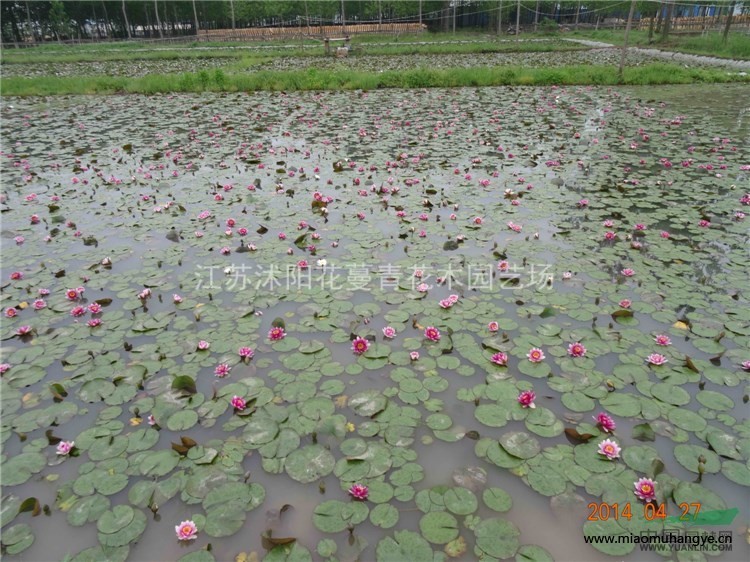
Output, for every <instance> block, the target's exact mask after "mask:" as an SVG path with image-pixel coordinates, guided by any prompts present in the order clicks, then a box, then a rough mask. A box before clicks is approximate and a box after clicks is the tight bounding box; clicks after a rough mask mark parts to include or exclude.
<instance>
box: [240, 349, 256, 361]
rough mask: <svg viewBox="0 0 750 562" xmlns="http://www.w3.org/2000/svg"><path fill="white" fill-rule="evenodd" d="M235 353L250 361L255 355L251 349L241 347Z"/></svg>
mask: <svg viewBox="0 0 750 562" xmlns="http://www.w3.org/2000/svg"><path fill="white" fill-rule="evenodd" d="M237 353H239V355H240V357H242V358H243V359H252V357H253V355H255V352H254V351H253V349H252V348H251V347H241V348H240V349H239V351H238V352H237Z"/></svg>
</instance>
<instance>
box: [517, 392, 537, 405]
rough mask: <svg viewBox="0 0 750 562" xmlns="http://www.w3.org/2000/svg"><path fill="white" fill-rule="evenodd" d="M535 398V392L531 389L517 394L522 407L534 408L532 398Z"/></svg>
mask: <svg viewBox="0 0 750 562" xmlns="http://www.w3.org/2000/svg"><path fill="white" fill-rule="evenodd" d="M535 399H536V393H535V392H534V391H533V390H524V391H523V392H522V393H521V394H519V395H518V403H519V404H520V405H521V407H523V408H532V409H533V408H536V404H534V400H535Z"/></svg>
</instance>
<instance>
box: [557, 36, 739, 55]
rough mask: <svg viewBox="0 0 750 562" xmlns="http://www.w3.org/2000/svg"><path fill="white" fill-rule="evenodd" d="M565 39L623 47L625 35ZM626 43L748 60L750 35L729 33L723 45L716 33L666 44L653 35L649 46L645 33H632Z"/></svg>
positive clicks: (674, 39) (673, 38) (670, 40)
mask: <svg viewBox="0 0 750 562" xmlns="http://www.w3.org/2000/svg"><path fill="white" fill-rule="evenodd" d="M565 37H570V38H575V39H588V40H591V41H602V42H604V43H612V44H614V45H622V43H623V40H624V37H625V32H624V31H612V30H601V31H578V32H573V33H568V34H565ZM628 42H629V44H630V45H632V46H634V47H650V48H654V49H662V50H665V51H675V52H679V53H689V54H692V55H706V56H711V57H720V58H726V59H739V60H750V35H747V34H743V33H737V32H735V33H730V34H729V37H727V42H726V43H724V41H723V39H722V34H721V33H718V32H711V33H707V34H706V35H670V36H669V37H668V38H667V39H666V40H665V41H661V40H660V38H659V37H658V36H656V35H654V37H653V41H652V42H650V43H649V40H648V31H633V32H631V34H630V39H629V41H628Z"/></svg>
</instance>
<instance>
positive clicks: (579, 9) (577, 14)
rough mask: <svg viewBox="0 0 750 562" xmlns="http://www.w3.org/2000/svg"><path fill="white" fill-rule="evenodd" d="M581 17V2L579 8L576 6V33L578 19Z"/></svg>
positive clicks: (574, 28) (574, 27)
mask: <svg viewBox="0 0 750 562" xmlns="http://www.w3.org/2000/svg"><path fill="white" fill-rule="evenodd" d="M580 15H581V2H580V0H579V2H578V6H576V23H575V25H574V26H573V30H574V31H578V18H579V17H580Z"/></svg>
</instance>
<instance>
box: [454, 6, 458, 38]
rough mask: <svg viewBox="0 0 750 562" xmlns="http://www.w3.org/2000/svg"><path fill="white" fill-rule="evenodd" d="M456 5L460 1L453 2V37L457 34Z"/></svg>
mask: <svg viewBox="0 0 750 562" xmlns="http://www.w3.org/2000/svg"><path fill="white" fill-rule="evenodd" d="M456 4H458V0H453V35H455V34H456Z"/></svg>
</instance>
